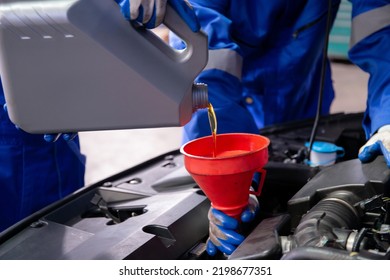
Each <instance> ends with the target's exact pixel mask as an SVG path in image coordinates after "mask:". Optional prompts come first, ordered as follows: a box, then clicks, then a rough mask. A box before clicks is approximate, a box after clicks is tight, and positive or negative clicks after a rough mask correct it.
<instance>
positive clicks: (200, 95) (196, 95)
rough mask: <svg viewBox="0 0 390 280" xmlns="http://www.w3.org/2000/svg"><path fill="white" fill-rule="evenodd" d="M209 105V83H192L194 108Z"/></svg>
mask: <svg viewBox="0 0 390 280" xmlns="http://www.w3.org/2000/svg"><path fill="white" fill-rule="evenodd" d="M208 106H209V98H208V90H207V85H206V84H203V83H194V84H193V85H192V110H193V112H195V111H196V110H198V109H203V108H207V107H208Z"/></svg>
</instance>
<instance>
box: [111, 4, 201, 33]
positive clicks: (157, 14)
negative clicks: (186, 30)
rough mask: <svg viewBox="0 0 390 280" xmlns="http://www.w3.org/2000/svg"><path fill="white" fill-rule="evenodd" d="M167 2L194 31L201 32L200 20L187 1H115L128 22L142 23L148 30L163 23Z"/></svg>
mask: <svg viewBox="0 0 390 280" xmlns="http://www.w3.org/2000/svg"><path fill="white" fill-rule="evenodd" d="M167 1H168V3H169V4H170V5H171V6H172V8H173V9H174V10H175V11H176V12H177V13H178V14H179V16H180V17H181V18H182V19H183V20H184V21H185V23H187V25H188V26H189V27H190V28H191V30H192V31H194V32H198V31H199V29H200V24H199V22H198V19H197V17H196V15H195V12H194V10H193V8H192V6H191V5H190V4H189V3H188V1H186V0H115V2H116V3H118V4H119V6H120V8H121V12H122V14H123V16H124V17H125V18H126V19H127V20H129V21H136V22H139V23H142V24H143V25H144V26H145V27H146V28H155V27H157V26H159V25H160V24H161V23H162V21H163V20H164V16H165V9H166V4H167Z"/></svg>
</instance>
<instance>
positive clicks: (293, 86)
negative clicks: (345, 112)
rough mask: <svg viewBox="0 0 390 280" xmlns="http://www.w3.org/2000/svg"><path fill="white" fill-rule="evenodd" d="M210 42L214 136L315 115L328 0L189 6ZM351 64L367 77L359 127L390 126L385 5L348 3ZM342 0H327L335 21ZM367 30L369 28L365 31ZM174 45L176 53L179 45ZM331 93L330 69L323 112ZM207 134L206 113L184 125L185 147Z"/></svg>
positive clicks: (389, 31)
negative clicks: (214, 117)
mask: <svg viewBox="0 0 390 280" xmlns="http://www.w3.org/2000/svg"><path fill="white" fill-rule="evenodd" d="M190 2H191V4H192V5H193V7H194V9H195V12H196V14H197V16H198V19H199V21H200V24H201V26H202V29H203V30H204V31H205V32H206V33H207V34H208V36H209V49H210V51H209V62H208V64H207V66H206V68H205V69H204V71H203V72H202V73H201V74H200V75H199V77H198V79H197V81H198V82H203V83H206V84H208V87H209V99H210V102H211V103H212V104H213V106H214V109H215V111H216V115H217V119H218V133H226V132H249V133H258V129H259V128H262V127H264V126H268V125H272V124H277V123H282V122H285V121H292V120H301V119H305V118H311V117H314V116H315V111H316V107H317V100H318V92H319V87H320V73H321V59H322V49H323V46H324V40H325V33H326V32H325V30H326V20H327V10H328V1H318V0H272V1H269V0H245V1H242V0H236V1H234V0H213V1H209V0H192V1H190ZM351 2H352V4H353V14H352V17H353V22H352V29H353V34H352V42H351V44H352V45H351V49H350V52H349V56H350V59H351V60H352V61H353V62H354V63H355V64H357V65H358V66H360V67H361V68H362V69H363V70H364V71H367V72H368V73H370V74H371V78H370V80H369V87H368V103H367V111H366V114H365V118H364V129H365V131H366V136H367V138H369V137H370V136H371V135H372V134H373V133H375V132H376V130H377V129H378V128H379V127H381V126H382V125H385V124H389V123H390V109H389V110H383V108H390V71H389V69H390V25H389V24H390V20H389V16H388V15H389V14H390V1H389V0H371V1H364V0H353V1H351ZM339 3H340V0H332V18H333V19H334V18H335V15H336V12H337V9H338V6H339ZM367 25H369V26H367ZM172 44H173V45H174V46H175V47H177V48H182V47H183V45H181V44H182V43H181V41H180V40H178V39H177V38H176V39H175V38H173V41H172ZM333 98H334V91H333V87H332V80H331V69H330V66H329V63H328V66H327V69H326V81H325V90H324V98H323V102H322V114H327V113H329V110H330V106H331V103H332V100H333ZM209 134H210V129H209V124H208V118H207V112H206V111H205V110H201V111H198V112H196V113H195V114H194V116H193V118H192V120H191V122H190V123H189V124H188V125H186V126H185V133H184V139H183V141H184V142H186V141H188V140H191V139H194V138H197V137H201V136H206V135H209Z"/></svg>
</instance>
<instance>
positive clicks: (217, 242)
mask: <svg viewBox="0 0 390 280" xmlns="http://www.w3.org/2000/svg"><path fill="white" fill-rule="evenodd" d="M258 210H259V202H258V200H257V198H256V196H254V195H250V196H249V202H248V206H247V208H246V209H245V210H244V211H243V212H242V214H241V221H242V222H250V221H252V220H253V219H254V217H255V216H256V214H257V212H258ZM208 218H209V222H210V226H209V239H208V240H207V244H206V251H207V253H208V254H209V255H210V256H214V255H215V254H216V253H217V251H218V250H219V251H221V252H222V253H225V254H227V255H231V254H232V253H233V252H234V250H235V249H236V248H237V246H238V245H240V244H241V243H242V242H243V241H244V239H245V238H244V236H242V235H241V234H239V233H237V232H236V230H237V228H238V225H239V222H238V221H237V220H236V219H234V218H232V217H229V216H228V215H226V214H224V213H222V212H221V211H219V210H216V209H214V208H213V207H210V210H209V213H208Z"/></svg>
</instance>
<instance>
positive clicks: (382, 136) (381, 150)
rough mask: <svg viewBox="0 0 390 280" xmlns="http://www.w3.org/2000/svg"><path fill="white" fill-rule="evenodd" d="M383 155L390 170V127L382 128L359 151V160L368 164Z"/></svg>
mask: <svg viewBox="0 0 390 280" xmlns="http://www.w3.org/2000/svg"><path fill="white" fill-rule="evenodd" d="M378 155H383V156H384V158H385V161H386V164H387V166H388V167H389V168H390V125H385V126H382V127H381V128H380V129H379V130H378V132H377V133H375V134H374V135H373V136H372V137H371V138H370V139H369V140H368V141H367V143H366V144H365V145H364V146H363V147H361V148H360V150H359V159H360V160H361V162H363V163H366V162H370V161H373V160H374V159H375V158H376V157H377V156H378Z"/></svg>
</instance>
